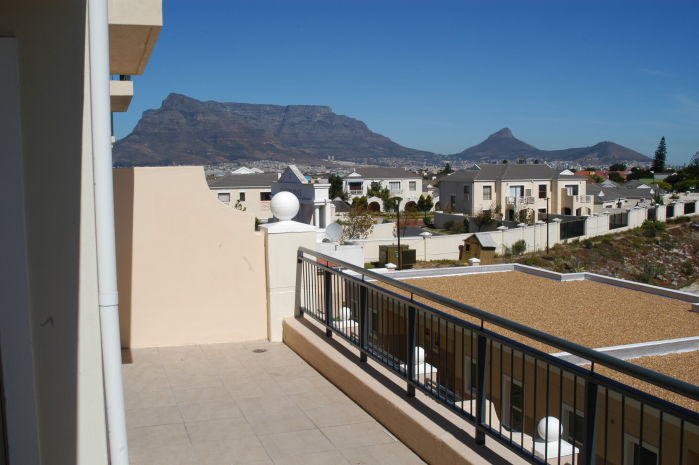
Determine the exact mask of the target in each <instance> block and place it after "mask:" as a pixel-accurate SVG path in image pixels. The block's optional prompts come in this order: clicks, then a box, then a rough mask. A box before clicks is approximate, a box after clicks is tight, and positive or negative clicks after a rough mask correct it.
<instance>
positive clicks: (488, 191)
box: [483, 186, 493, 200]
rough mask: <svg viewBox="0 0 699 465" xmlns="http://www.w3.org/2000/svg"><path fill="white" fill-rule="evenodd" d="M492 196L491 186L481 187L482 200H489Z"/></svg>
mask: <svg viewBox="0 0 699 465" xmlns="http://www.w3.org/2000/svg"><path fill="white" fill-rule="evenodd" d="M492 196H493V186H483V200H490V199H491V198H492Z"/></svg>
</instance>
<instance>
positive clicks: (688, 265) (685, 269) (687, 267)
mask: <svg viewBox="0 0 699 465" xmlns="http://www.w3.org/2000/svg"><path fill="white" fill-rule="evenodd" d="M680 271H681V272H682V273H683V274H686V275H687V276H692V275H693V274H694V264H693V263H692V262H691V261H689V260H687V261H686V262H684V263H683V264H682V265H680Z"/></svg>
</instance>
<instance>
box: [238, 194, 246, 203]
mask: <svg viewBox="0 0 699 465" xmlns="http://www.w3.org/2000/svg"><path fill="white" fill-rule="evenodd" d="M238 200H240V201H241V202H245V192H241V193H240V196H239V197H238Z"/></svg>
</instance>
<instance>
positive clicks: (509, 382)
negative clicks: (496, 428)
mask: <svg viewBox="0 0 699 465" xmlns="http://www.w3.org/2000/svg"><path fill="white" fill-rule="evenodd" d="M503 381H504V382H505V392H504V393H503V394H504V399H503V400H504V402H503V403H502V407H503V410H504V412H503V414H502V418H503V420H504V421H503V424H504V425H505V426H507V427H508V428H510V429H511V430H512V431H523V428H524V385H523V384H522V382H521V381H518V380H516V379H512V378H510V377H509V376H505V377H504V379H503Z"/></svg>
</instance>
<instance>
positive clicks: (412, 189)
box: [408, 181, 417, 191]
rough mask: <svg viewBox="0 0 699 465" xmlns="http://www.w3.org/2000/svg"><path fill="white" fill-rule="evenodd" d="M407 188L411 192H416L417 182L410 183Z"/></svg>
mask: <svg viewBox="0 0 699 465" xmlns="http://www.w3.org/2000/svg"><path fill="white" fill-rule="evenodd" d="M408 188H409V189H410V190H411V191H416V190H417V181H410V183H409V184H408Z"/></svg>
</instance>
